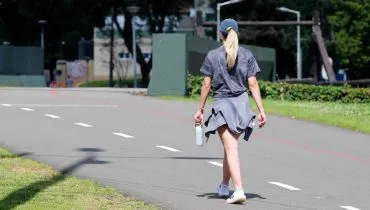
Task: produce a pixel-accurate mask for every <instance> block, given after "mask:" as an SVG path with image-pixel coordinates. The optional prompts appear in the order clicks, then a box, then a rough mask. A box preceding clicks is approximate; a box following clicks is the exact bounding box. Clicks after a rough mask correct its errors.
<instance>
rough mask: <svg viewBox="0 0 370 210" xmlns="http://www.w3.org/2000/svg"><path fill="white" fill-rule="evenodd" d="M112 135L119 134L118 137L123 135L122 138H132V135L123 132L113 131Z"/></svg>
mask: <svg viewBox="0 0 370 210" xmlns="http://www.w3.org/2000/svg"><path fill="white" fill-rule="evenodd" d="M113 135H116V136H120V137H123V138H126V139H133V138H134V137H133V136H130V135H127V134H124V133H113Z"/></svg>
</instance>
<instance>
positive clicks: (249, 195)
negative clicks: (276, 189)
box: [197, 191, 266, 199]
mask: <svg viewBox="0 0 370 210" xmlns="http://www.w3.org/2000/svg"><path fill="white" fill-rule="evenodd" d="M232 193H233V191H230V195H231V194H232ZM245 196H246V197H247V199H255V198H258V199H266V198H265V197H262V196H261V195H258V194H254V193H245ZM197 197H206V198H208V199H225V198H222V197H219V196H218V195H217V193H204V194H201V195H197Z"/></svg>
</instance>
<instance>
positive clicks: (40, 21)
mask: <svg viewBox="0 0 370 210" xmlns="http://www.w3.org/2000/svg"><path fill="white" fill-rule="evenodd" d="M46 23H47V22H46V20H39V21H38V24H40V27H41V38H40V39H41V48H42V49H44V25H45V24H46Z"/></svg>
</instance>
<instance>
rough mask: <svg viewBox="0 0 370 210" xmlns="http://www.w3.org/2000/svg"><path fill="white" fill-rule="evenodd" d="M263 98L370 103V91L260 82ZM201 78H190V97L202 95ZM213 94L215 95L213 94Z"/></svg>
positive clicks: (348, 87)
mask: <svg viewBox="0 0 370 210" xmlns="http://www.w3.org/2000/svg"><path fill="white" fill-rule="evenodd" d="M259 85H260V89H261V97H262V98H267V99H274V100H288V101H319V102H342V103H370V89H368V88H351V87H350V86H348V85H345V86H319V85H308V84H289V83H280V82H267V81H259ZM201 87H202V77H201V76H194V75H189V76H188V87H187V88H188V95H189V96H196V95H200V92H201ZM211 94H213V93H212V92H211Z"/></svg>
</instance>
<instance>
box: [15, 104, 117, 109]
mask: <svg viewBox="0 0 370 210" xmlns="http://www.w3.org/2000/svg"><path fill="white" fill-rule="evenodd" d="M9 105H11V106H28V107H108V108H117V107H118V105H104V104H9Z"/></svg>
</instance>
